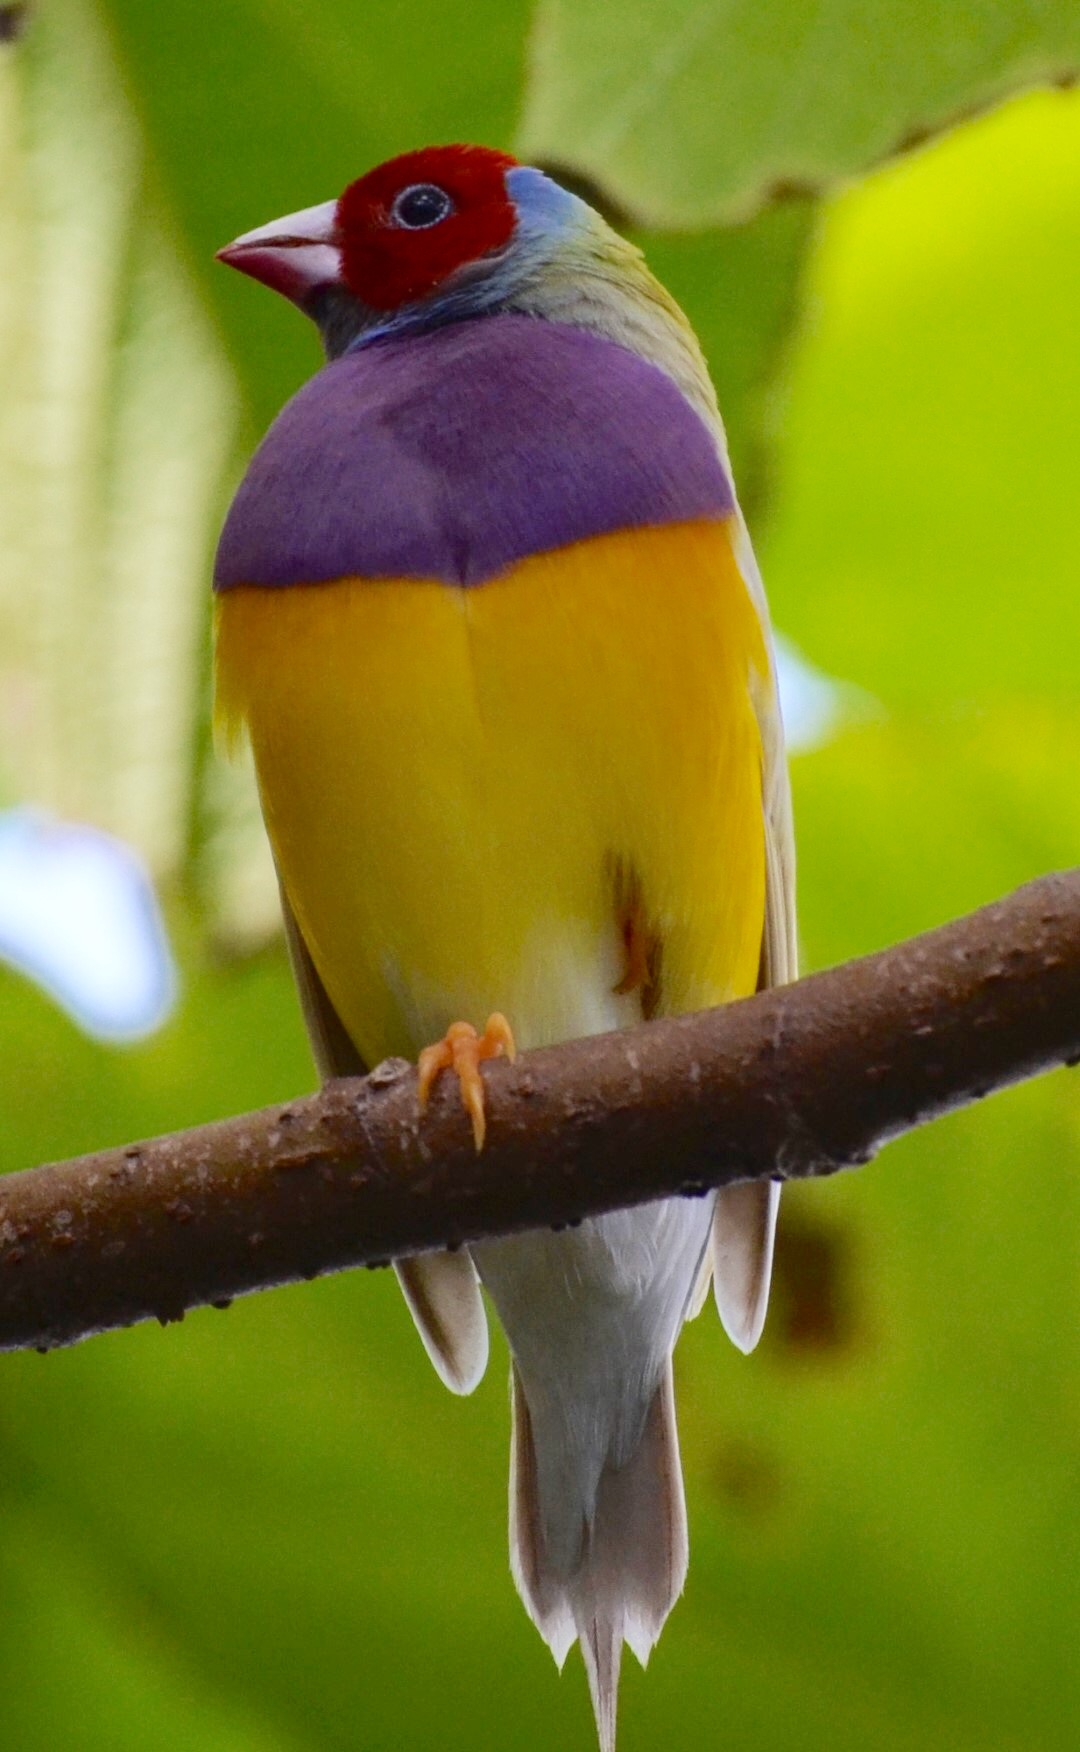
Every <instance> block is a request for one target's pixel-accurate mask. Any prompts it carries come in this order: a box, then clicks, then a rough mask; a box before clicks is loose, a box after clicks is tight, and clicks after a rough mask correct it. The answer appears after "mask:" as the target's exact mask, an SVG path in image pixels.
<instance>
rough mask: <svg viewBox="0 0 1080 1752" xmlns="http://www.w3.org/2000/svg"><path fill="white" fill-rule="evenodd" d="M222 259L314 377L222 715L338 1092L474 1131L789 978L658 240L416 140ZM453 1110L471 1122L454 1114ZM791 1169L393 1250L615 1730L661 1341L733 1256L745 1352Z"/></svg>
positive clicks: (472, 157) (753, 631) (780, 812)
mask: <svg viewBox="0 0 1080 1752" xmlns="http://www.w3.org/2000/svg"><path fill="white" fill-rule="evenodd" d="M221 257H222V259H223V260H224V261H225V262H227V263H229V264H230V265H231V266H232V267H235V268H238V269H240V270H241V272H243V273H246V274H249V275H251V276H252V278H254V279H256V280H261V281H262V282H263V283H264V284H265V285H267V286H270V287H272V288H273V289H274V290H275V291H278V292H281V293H283V294H284V295H285V296H286V297H287V298H290V299H291V300H292V301H293V303H294V304H296V305H298V306H299V308H300V309H301V310H302V311H304V312H305V313H306V314H307V315H308V316H309V317H310V318H311V319H312V321H313V322H314V323H315V325H316V327H317V328H318V330H319V333H320V335H321V337H322V342H323V346H324V348H325V352H326V355H327V360H328V362H327V364H326V365H325V366H324V367H323V369H321V370H320V371H319V372H318V373H317V375H316V376H315V377H313V378H312V379H311V381H310V382H309V383H307V384H306V385H305V387H304V388H302V389H301V390H300V392H299V394H298V395H297V396H295V398H294V399H293V400H292V401H291V402H290V403H289V404H288V406H287V407H286V408H285V409H284V411H283V412H282V413H281V414H280V415H279V417H278V418H277V420H276V421H275V422H274V424H273V426H272V427H271V428H270V431H269V432H268V433H267V435H266V437H265V438H264V440H263V442H262V444H261V445H260V446H259V448H258V450H257V451H256V453H255V455H254V457H253V459H252V462H251V465H250V467H249V469H248V471H247V474H246V475H245V477H244V480H243V482H242V483H241V485H240V488H239V491H238V492H237V494H236V497H235V499H234V501H233V504H232V507H231V509H230V511H229V513H228V517H227V520H226V523H225V527H224V531H223V533H222V537H221V543H220V547H219V550H218V556H217V568H216V587H217V593H218V595H217V601H218V628H217V712H218V715H219V720H220V721H221V722H222V723H223V725H224V727H225V732H226V734H227V735H228V734H235V733H236V732H238V731H239V730H240V729H241V728H243V729H244V730H246V733H247V735H248V736H249V737H250V742H251V747H252V750H253V753H254V759H255V766H256V769H257V774H258V782H259V787H260V793H261V799H262V808H263V814H264V816H265V821H266V827H267V832H268V834H269V838H270V842H271V845H272V848H273V852H274V857H275V859H276V863H277V869H278V873H279V877H280V883H281V897H282V907H283V911H284V918H285V927H286V932H287V935H288V941H289V945H290V949H291V954H292V959H293V966H294V971H295V975H296V981H297V985H298V987H299V992H300V997H301V1000H302V1004H303V1008H304V1011H305V1014H306V1018H307V1025H308V1029H309V1032H310V1036H311V1043H312V1047H313V1051H314V1054H315V1058H316V1060H317V1062H318V1066H319V1069H320V1071H321V1073H322V1074H323V1075H324V1076H334V1075H344V1074H348V1073H354V1072H358V1071H361V1070H362V1069H363V1068H364V1067H365V1066H371V1065H374V1064H375V1063H376V1062H378V1061H379V1060H381V1059H383V1058H385V1057H387V1056H388V1055H391V1054H400V1055H410V1056H419V1059H420V1099H421V1100H423V1099H424V1097H425V1095H426V1092H427V1089H428V1088H429V1087H430V1086H431V1083H432V1082H433V1080H434V1079H435V1078H436V1077H437V1076H440V1075H449V1076H451V1077H455V1076H456V1078H457V1081H458V1084H459V1085H460V1090H461V1094H462V1097H463V1099H464V1102H465V1104H466V1106H467V1107H468V1109H469V1113H470V1115H471V1119H472V1124H473V1129H474V1135H475V1138H476V1142H477V1146H478V1147H479V1146H480V1144H481V1143H482V1140H483V1127H484V1101H483V1090H484V1083H483V1075H482V1073H481V1071H480V1068H479V1067H480V1065H481V1063H482V1061H483V1060H484V1059H485V1058H488V1057H494V1056H497V1055H498V1054H500V1053H503V1052H512V1051H513V1048H514V1043H515V1042H516V1045H517V1047H518V1048H527V1047H535V1046H541V1045H546V1044H550V1043H552V1042H555V1041H563V1040H567V1039H570V1038H573V1037H575V1036H580V1035H585V1034H590V1033H596V1032H599V1031H601V1030H606V1029H613V1028H621V1027H624V1026H626V1025H628V1024H632V1023H636V1022H640V1021H641V1020H642V1018H646V1019H648V1018H649V1017H652V1016H658V1015H672V1014H677V1013H679V1012H683V1011H690V1010H697V1009H702V1008H705V1007H706V1006H708V1005H713V1004H722V1003H724V1002H726V1001H728V1000H729V999H732V998H738V997H742V996H745V995H746V994H748V993H751V992H753V991H754V990H755V989H757V988H759V987H761V986H767V985H774V984H777V983H779V982H781V981H784V980H788V979H790V978H792V977H793V976H794V972H795V921H794V857H793V844H792V827H791V805H790V795H789V789H788V780H787V769H786V764H785V759H784V748H783V732H782V729H781V721H780V710H779V704H778V699H777V688H776V676H775V670H774V664H773V658H772V649H771V636H770V631H769V625H768V616H767V610H766V606H765V599H764V595H763V592H762V587H761V582H760V578H759V575H758V571H757V568H756V566H755V563H754V558H753V554H752V551H751V548H750V543H749V540H748V537H747V534H746V529H745V526H744V524H743V521H742V517H741V515H740V512H739V507H738V504H737V501H736V498H735V493H734V489H733V486H732V481H731V472H730V468H729V464H728V457H727V450H726V445H725V439H724V430H723V426H722V424H721V420H720V416H719V413H718V411H717V405H716V398H715V394H714V392H713V389H712V386H711V384H710V382H709V378H708V374H707V371H706V368H705V364H704V361H703V359H702V355H701V351H700V348H699V346H698V343H697V341H696V339H695V337H694V333H693V331H692V329H691V327H690V325H689V323H688V322H687V320H686V318H685V317H684V316H683V314H682V312H681V311H680V310H679V308H678V306H677V305H676V304H675V303H674V301H673V300H672V299H671V297H670V296H669V295H668V293H667V292H665V290H664V288H663V287H662V286H661V285H660V284H659V283H658V282H657V281H656V280H655V279H654V278H653V276H652V274H651V273H650V272H649V270H648V268H647V267H646V265H645V262H644V260H643V258H642V255H641V253H640V251H639V250H638V249H636V248H635V247H633V246H632V245H631V244H630V243H628V242H626V241H625V240H624V239H623V238H621V237H620V236H618V235H617V234H616V233H615V232H614V231H613V230H612V229H611V228H610V227H609V226H608V225H607V224H606V223H605V222H604V220H603V219H602V218H601V217H600V216H599V215H598V214H597V213H595V212H594V211H593V210H592V209H591V208H590V207H589V206H587V205H586V204H585V202H583V201H582V200H580V199H579V198H578V197H577V196H575V195H574V194H571V193H569V192H568V191H567V190H565V189H563V188H561V187H560V186H559V185H558V183H556V182H555V181H553V180H552V179H551V178H550V177H549V176H547V175H545V174H543V173H542V172H541V171H539V170H537V169H533V168H531V167H529V166H527V165H522V164H519V163H517V162H516V161H515V160H514V159H513V158H511V157H509V156H508V155H507V154H505V153H503V152H496V151H492V150H488V149H486V148H484V147H477V146H446V147H437V148H431V149H428V150H424V151H418V152H410V153H407V154H405V155H404V156H402V157H399V158H395V159H393V160H392V161H391V162H389V163H387V164H383V165H380V166H379V167H378V168H377V169H375V170H372V171H369V172H368V173H367V174H366V175H365V176H362V177H360V179H359V180H358V181H356V182H353V183H350V185H349V186H348V187H347V188H346V190H345V192H344V194H343V195H342V196H341V197H340V199H339V200H336V201H329V202H327V203H326V204H325V205H323V206H315V207H309V208H307V209H305V210H304V211H303V212H299V213H293V214H290V215H289V217H288V218H285V219H279V220H276V221H275V222H274V223H273V224H270V225H264V226H262V227H261V228H260V229H258V230H255V231H250V232H248V233H247V234H246V235H245V236H243V237H239V238H237V240H236V241H235V242H234V243H231V244H230V245H229V246H228V247H227V248H226V249H224V250H222V251H221ZM462 1123H463V1124H465V1123H466V1116H465V1115H464V1114H463V1116H462ZM778 1190H779V1189H778V1187H776V1186H775V1185H771V1184H765V1185H761V1184H753V1185H750V1184H748V1185H745V1186H735V1187H730V1188H727V1189H725V1190H724V1191H722V1192H721V1193H720V1194H719V1195H718V1196H717V1197H715V1198H706V1199H701V1198H697V1199H681V1198H672V1199H665V1200H663V1201H661V1202H658V1203H655V1204H650V1205H646V1206H644V1207H641V1208H638V1209H636V1210H630V1211H623V1212H617V1213H615V1214H613V1215H611V1216H606V1217H602V1218H597V1219H594V1220H591V1221H588V1222H585V1223H582V1224H581V1225H580V1227H578V1228H577V1229H572V1230H568V1231H564V1232H561V1233H554V1232H549V1231H542V1232H536V1233H530V1234H527V1235H518V1236H515V1237H513V1238H511V1239H507V1240H497V1241H485V1242H484V1243H483V1244H482V1245H475V1246H472V1247H471V1248H469V1249H468V1250H467V1251H465V1250H463V1251H460V1252H453V1253H451V1252H445V1253H432V1254H427V1255H425V1256H423V1257H418V1258H413V1259H408V1260H404V1261H402V1262H401V1263H400V1264H399V1265H398V1266H397V1274H398V1277H399V1279H400V1282H401V1287H402V1289H403V1291H404V1293H405V1299H406V1301H407V1303H408V1305H409V1308H410V1310H411V1312H412V1315H413V1318H414V1320H415V1322H416V1325H417V1327H418V1328H419V1331H420V1336H421V1338H422V1339H423V1342H424V1344H425V1346H426V1347H427V1350H428V1353H429V1355H430V1357H431V1360H432V1362H433V1363H434V1365H435V1367H436V1369H437V1370H438V1372H439V1374H440V1375H441V1376H442V1379H443V1380H444V1381H445V1382H446V1384H447V1386H448V1387H450V1388H451V1389H452V1390H453V1391H454V1392H457V1393H468V1392H469V1391H470V1390H471V1389H472V1388H473V1387H474V1386H475V1385H476V1383H477V1381H478V1380H479V1379H480V1376H481V1374H482V1373H483V1370H484V1366H485V1363H486V1360H487V1350H488V1337H487V1325H486V1320H485V1314H484V1307H483V1302H482V1299H481V1293H480V1286H481V1284H482V1285H483V1286H484V1288H485V1289H486V1290H487V1292H488V1295H489V1296H490V1299H491V1301H492V1303H493V1304H494V1307H495V1309H496V1311H497V1313H498V1316H499V1318H500V1320H501V1321H502V1324H503V1327H504V1329H505V1332H506V1336H507V1339H508V1341H509V1347H510V1351H511V1354H512V1358H513V1365H512V1371H513V1379H512V1396H513V1433H512V1455H511V1470H510V1548H511V1562H512V1567H513V1573H514V1577H515V1580H516V1582H517V1585H518V1588H519V1590H520V1592H521V1595H522V1598H523V1599H524V1602H525V1605H526V1607H527V1608H528V1611H529V1612H530V1614H531V1615H532V1618H533V1620H534V1621H535V1623H536V1625H537V1627H538V1629H539V1631H540V1633H541V1635H542V1636H543V1637H544V1639H545V1640H546V1642H547V1643H548V1644H549V1646H550V1648H551V1650H552V1652H553V1654H554V1656H555V1658H556V1660H557V1661H558V1662H559V1663H560V1664H561V1663H562V1661H563V1659H564V1658H565V1656H566V1653H567V1651H568V1649H569V1648H570V1647H571V1645H572V1644H573V1643H574V1641H575V1640H578V1641H579V1642H580V1644H581V1648H582V1653H583V1656H584V1660H585V1665H586V1668H587V1671H588V1678H589V1685H590V1690H591V1694H592V1700H593V1707H594V1710H595V1714H596V1720H597V1727H598V1731H599V1738H600V1743H601V1746H602V1748H603V1752H611V1749H612V1748H613V1746H614V1742H615V1708H616V1693H617V1687H618V1676H619V1664H620V1658H621V1654H622V1645H623V1643H624V1641H625V1642H627V1643H629V1644H630V1647H631V1649H632V1650H633V1651H634V1653H635V1654H636V1655H637V1656H638V1657H639V1659H640V1660H641V1661H644V1660H645V1659H646V1657H647V1656H648V1654H649V1652H650V1650H651V1649H652V1647H653V1644H654V1643H655V1641H656V1639H657V1637H658V1635H659V1633H660V1630H661V1627H662V1625H663V1623H664V1620H665V1619H666V1617H667V1615H668V1612H669V1611H670V1609H671V1606H672V1604H673V1603H674V1601H675V1599H676V1597H677V1596H678V1594H679V1592H680V1590H681V1588H682V1585H683V1580H684V1577H685V1574H686V1565H687V1535H686V1511H685V1505H684V1499H683V1486H682V1478H681V1471H680V1464H679V1450H678V1438H677V1434H676V1427H675V1403H674V1397H673V1391H672V1366H671V1359H672V1350H673V1347H674V1345H675V1341H676V1339H677V1337H678V1334H679V1331H680V1328H681V1327H682V1324H683V1322H684V1321H685V1320H686V1319H687V1318H688V1317H689V1316H690V1315H692V1314H693V1313H695V1312H696V1311H697V1309H698V1308H699V1307H700V1305H701V1303H702V1301H703V1299H704V1296H705V1294H706V1291H707V1289H708V1284H709V1279H710V1276H711V1278H712V1280H713V1282H714V1285H715V1292H716V1301H717V1304H718V1307H719V1311H720V1317H721V1319H722V1321H723V1323H724V1326H725V1327H726V1329H727V1331H728V1333H729V1334H730V1336H731V1338H732V1339H733V1340H734V1342H735V1343H736V1344H737V1345H738V1346H739V1347H740V1349H742V1350H750V1349H751V1347H752V1346H753V1345H754V1344H755V1343H756V1341H757V1338H758V1335H759V1333H760V1331H761V1326H762V1321H763V1319H764V1312H765V1304H766V1300H767V1296H768V1286H769V1274H770V1269H771V1261H772V1248H773V1233H774V1227H775V1222H776V1210H777V1198H778Z"/></svg>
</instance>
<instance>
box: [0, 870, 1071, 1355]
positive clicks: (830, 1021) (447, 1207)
mask: <svg viewBox="0 0 1080 1752" xmlns="http://www.w3.org/2000/svg"><path fill="white" fill-rule="evenodd" d="M1078 1058H1080V870H1077V871H1072V872H1070V873H1068V874H1064V875H1059V876H1047V877H1044V878H1043V879H1042V880H1041V881H1038V882H1032V883H1030V884H1029V885H1028V886H1027V887H1026V888H1022V889H1020V890H1019V891H1018V892H1017V893H1016V894H1014V895H1012V896H1011V897H1010V898H1009V899H1007V900H1003V901H1000V902H998V903H997V904H996V905H994V906H988V907H984V908H983V909H982V910H981V911H980V912H976V913H972V914H970V915H969V916H968V917H967V918H963V919H959V920H957V921H956V922H955V923H953V924H949V925H944V926H942V927H941V929H939V930H936V931H931V932H928V933H927V934H926V935H925V936H921V937H914V938H912V939H911V940H910V941H908V942H906V943H900V944H898V945H897V946H896V947H895V948H893V949H887V950H885V951H883V952H882V953H881V954H878V955H872V956H869V957H867V958H866V959H865V960H862V961H854V962H849V963H848V964H847V965H846V966H844V967H838V968H834V969H833V970H831V971H830V972H828V973H820V974H816V975H814V976H813V977H812V978H809V979H805V980H802V981H800V983H799V984H798V985H794V986H789V987H786V988H784V989H782V990H779V991H773V992H766V993H763V994H762V995H761V996H759V997H756V998H750V999H747V1000H746V1001H745V1002H743V1003H739V1004H732V1005H728V1006H726V1007H725V1008H724V1009H721V1010H712V1011H706V1012H704V1013H702V1014H700V1015H696V1016H683V1017H678V1018H675V1019H665V1020H663V1021H657V1022H651V1023H648V1024H647V1025H645V1026H643V1027H641V1028H635V1029H633V1030H629V1031H627V1032H624V1033H620V1034H607V1035H601V1036H597V1037H595V1038H592V1039H588V1040H580V1041H576V1042H572V1043H571V1044H569V1045H566V1046H559V1047H550V1048H545V1049H544V1050H542V1051H539V1052H530V1053H527V1054H525V1055H524V1056H523V1057H522V1058H521V1059H519V1061H518V1063H517V1065H516V1066H510V1065H507V1064H505V1063H502V1064H498V1065H495V1066H492V1067H489V1069H488V1073H487V1074H488V1115H489V1124H488V1141H487V1144H486V1146H485V1149H484V1151H483V1154H482V1155H481V1156H477V1155H476V1154H475V1153H474V1151H473V1148H472V1143H471V1137H470V1132H469V1127H468V1124H467V1123H466V1120H465V1116H464V1114H463V1112H462V1110H461V1107H460V1104H459V1102H458V1100H457V1096H456V1091H454V1090H453V1089H452V1087H446V1086H443V1087H441V1088H440V1089H439V1091H438V1092H437V1093H436V1096H435V1098H434V1099H433V1101H432V1104H431V1108H430V1110H429V1113H428V1115H427V1117H426V1118H425V1120H424V1122H423V1124H422V1125H420V1124H418V1121H417V1113H416V1094H415V1090H416V1084H415V1076H414V1073H413V1070H412V1068H411V1066H409V1065H407V1064H406V1063H405V1062H404V1060H390V1061H388V1062H387V1063H386V1064H385V1065H382V1066H379V1067H378V1068H377V1069H376V1070H375V1071H374V1072H373V1073H372V1075H371V1076H370V1077H368V1078H366V1079H363V1080H348V1081H344V1080H343V1081H341V1082H337V1083H331V1084H329V1085H328V1086H327V1087H326V1088H325V1089H324V1090H323V1091H322V1092H321V1094H318V1095H313V1096H310V1097H308V1098H306V1099H304V1100H299V1101H293V1102H290V1103H289V1104H288V1105H286V1106H284V1107H271V1108H266V1109H264V1110H263V1111H262V1112H259V1113H249V1114H243V1115H241V1116H240V1117H239V1118H237V1119H229V1120H223V1121H221V1122H220V1123H218V1124H215V1125H206V1126H199V1127H197V1128H196V1129H194V1130H192V1131H187V1132H178V1133H176V1134H175V1135H174V1136H171V1137H165V1138H157V1139H155V1140H153V1141H152V1142H150V1143H143V1144H131V1145H129V1146H128V1147H127V1148H125V1149H118V1150H102V1151H100V1152H99V1153H97V1154H96V1155H92V1156H82V1157H80V1158H78V1159H77V1160H75V1161H71V1162H57V1163H54V1164H53V1165H52V1166H51V1167H46V1168H36V1169H30V1170H28V1171H26V1172H24V1173H19V1174H12V1175H9V1176H8V1177H7V1178H6V1179H4V1180H2V1181H0V1348H6V1349H16V1348H20V1347H24V1346H37V1347H39V1348H48V1347H50V1346H53V1345H59V1344H67V1343H71V1342H73V1341H74V1340H76V1339H79V1338H84V1337H87V1336H88V1335H89V1334H90V1333H93V1332H99V1331H102V1330H104V1329H105V1328H108V1327H113V1326H124V1325H128V1324H130V1323H131V1322H132V1321H136V1320H141V1319H145V1318H147V1317H149V1316H156V1317H157V1318H158V1319H159V1320H162V1321H165V1320H176V1319H179V1318H180V1317H181V1316H182V1314H183V1312H184V1310H185V1309H187V1308H192V1307H195V1306H198V1305H199V1304H203V1303H208V1302H209V1303H218V1304H220V1303H224V1302H227V1301H229V1300H230V1299H231V1298H232V1297H233V1296H237V1295H241V1294H243V1293H245V1292H246V1291H249V1290H257V1289H266V1288H269V1287H270V1286H271V1285H274V1284H280V1283H286V1282H289V1281H291V1280H295V1279H298V1278H306V1277H313V1276H315V1275H316V1274H317V1273H320V1272H328V1271H336V1270H340V1269H341V1268H342V1267H345V1266H356V1265H369V1266H370V1265H377V1264H382V1263H384V1262H385V1261H386V1260H387V1259H388V1258H389V1257H391V1256H392V1255H395V1254H404V1253H410V1252H418V1251H422V1250H423V1249H425V1248H430V1247H438V1246H441V1245H450V1246H458V1245H460V1244H462V1243H463V1242H467V1241H471V1240H476V1239H479V1238H480V1237H482V1236H487V1235H500V1234H507V1233H510V1232H511V1231H513V1230H517V1229H526V1228H535V1227H538V1226H541V1225H546V1224H551V1225H565V1224H568V1223H574V1222H578V1221H580V1219H581V1218H583V1217H586V1216H592V1215H594V1214H596V1213H598V1212H600V1211H606V1210H611V1209H614V1208H616V1207H618V1206H621V1205H632V1204H639V1203H641V1202H643V1201H644V1200H646V1199H652V1198H657V1197H659V1196H662V1195H664V1194H672V1193H684V1194H688V1195H693V1194H700V1193H704V1192H705V1191H706V1190H707V1189H708V1188H709V1187H713V1186H720V1185H724V1184H725V1183H727V1182H729V1181H732V1180H744V1179H760V1178H764V1177H766V1176H768V1175H780V1176H782V1177H784V1178H794V1177H803V1176H811V1175H820V1174H831V1173H832V1172H834V1170H836V1169H838V1168H844V1167H849V1166H853V1165H855V1164H857V1163H861V1162H866V1161H868V1160H869V1158H870V1157H871V1156H872V1155H873V1154H874V1152H875V1151H876V1150H877V1149H878V1148H879V1147H880V1146H881V1145H882V1144H883V1143H885V1142H886V1141H887V1140H888V1139H890V1138H893V1137H896V1136H897V1135H898V1134H899V1133H900V1132H903V1131H906V1130H908V1129H909V1128H910V1127H912V1126H915V1125H919V1124H921V1123H923V1122H924V1121H926V1120H928V1119H932V1118H933V1117H934V1116H935V1115H937V1114H940V1113H944V1112H946V1111H947V1110H949V1109H950V1108H954V1107H958V1106H961V1105H962V1104H964V1103H965V1102H969V1101H974V1100H977V1099H978V1098H979V1097H980V1096H982V1095H986V1094H988V1093H989V1092H990V1091H991V1090H992V1089H997V1088H1001V1087H1002V1086H1004V1085H1005V1084H1007V1083H1011V1082H1015V1081H1017V1080H1019V1079H1020V1078H1022V1077H1028V1076H1032V1075H1034V1074H1035V1073H1036V1072H1038V1071H1042V1070H1046V1069H1048V1068H1050V1067H1051V1066H1053V1065H1056V1064H1059V1063H1075V1062H1076V1061H1077V1059H1078ZM447 1081H448V1080H447V1079H445V1078H444V1079H443V1084H444V1085H446V1083H447Z"/></svg>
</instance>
